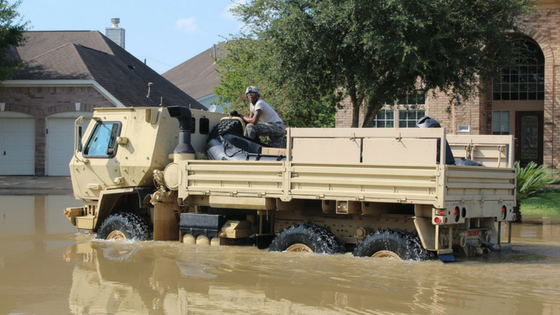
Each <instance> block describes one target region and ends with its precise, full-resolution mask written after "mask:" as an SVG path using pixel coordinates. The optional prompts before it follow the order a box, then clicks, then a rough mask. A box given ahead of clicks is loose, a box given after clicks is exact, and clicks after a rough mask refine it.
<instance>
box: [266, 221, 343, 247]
mask: <svg viewBox="0 0 560 315" xmlns="http://www.w3.org/2000/svg"><path fill="white" fill-rule="evenodd" d="M268 250H269V251H274V252H283V251H286V252H307V253H318V254H338V253H342V252H343V251H344V246H343V245H342V244H341V243H340V242H339V241H338V240H337V238H336V237H335V236H334V234H332V233H331V232H330V231H329V230H327V229H326V228H324V227H322V226H319V225H315V224H309V223H304V224H296V225H292V226H290V227H289V228H286V229H284V230H282V231H280V233H278V235H277V236H276V237H275V238H274V240H273V241H272V243H271V244H270V246H269V247H268Z"/></svg>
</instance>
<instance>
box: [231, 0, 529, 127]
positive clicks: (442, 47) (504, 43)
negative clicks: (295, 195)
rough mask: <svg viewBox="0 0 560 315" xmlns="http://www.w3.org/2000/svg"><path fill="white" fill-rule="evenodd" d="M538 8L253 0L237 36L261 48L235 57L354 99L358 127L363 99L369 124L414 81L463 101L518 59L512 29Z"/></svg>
mask: <svg viewBox="0 0 560 315" xmlns="http://www.w3.org/2000/svg"><path fill="white" fill-rule="evenodd" d="M532 5H533V1H532V0H493V1H466V0H415V1H411V0H375V1H371V0H253V1H248V2H247V3H245V4H240V5H237V6H236V7H234V8H233V9H232V11H233V13H234V15H236V16H237V17H238V18H239V19H240V20H241V21H242V22H244V23H245V25H246V33H245V34H241V35H239V36H238V37H237V38H236V39H238V40H245V41H248V39H252V44H249V45H250V46H253V47H258V48H257V49H253V50H245V51H244V52H245V53H247V55H245V56H243V57H240V59H232V62H237V61H240V62H241V63H242V64H244V65H245V66H251V67H253V68H252V69H250V70H249V71H248V72H247V74H248V73H253V74H255V73H256V75H257V76H258V77H259V78H267V79H268V82H270V83H271V84H274V86H283V87H284V88H285V89H286V90H288V91H290V92H291V93H296V94H297V95H298V97H299V98H302V99H307V100H317V101H319V100H322V99H324V98H326V99H327V100H329V101H331V102H327V103H326V104H330V105H331V106H332V107H333V108H334V106H333V104H334V103H333V102H332V100H335V101H336V102H339V101H340V100H341V99H342V97H348V98H349V99H350V101H351V102H352V107H353V120H352V126H353V127H358V125H359V112H360V106H362V105H364V106H365V118H364V121H363V122H362V126H364V127H367V126H371V123H372V121H373V118H374V117H375V114H376V113H377V111H378V110H379V109H380V108H381V107H382V106H383V104H384V103H385V102H387V101H389V102H394V101H396V100H397V98H398V95H404V94H406V93H407V92H409V91H410V88H411V87H416V88H421V89H423V90H426V91H427V90H432V91H434V90H435V89H436V88H437V89H439V90H440V91H443V92H444V93H447V94H448V95H450V96H452V98H453V99H454V100H455V101H456V102H457V101H459V100H462V99H463V100H464V99H468V98H469V97H471V96H472V95H473V93H476V91H478V88H479V87H480V86H481V84H480V83H481V82H482V80H480V79H481V78H482V79H483V80H486V79H491V78H493V77H495V76H497V75H498V74H499V72H500V69H502V68H504V67H507V65H509V64H510V62H511V60H512V58H511V56H512V54H513V45H512V44H511V41H512V37H511V36H508V33H510V32H511V31H512V30H515V29H516V25H515V21H516V18H517V17H518V16H519V15H521V14H525V13H528V12H529V11H530V10H531V8H532ZM233 68H235V67H233ZM233 68H232V69H233ZM242 68H243V67H238V68H237V69H238V70H239V69H242ZM245 70H248V69H246V68H245ZM257 76H255V77H257ZM227 79H228V78H227V77H224V78H223V80H224V81H223V82H225V81H227ZM239 79H243V78H239ZM291 95H294V94H291ZM336 102H335V103H336Z"/></svg>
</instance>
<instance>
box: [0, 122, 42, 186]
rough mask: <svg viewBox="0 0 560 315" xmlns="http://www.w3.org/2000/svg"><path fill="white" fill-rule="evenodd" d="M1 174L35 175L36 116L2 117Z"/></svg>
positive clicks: (0, 138) (0, 136)
mask: <svg viewBox="0 0 560 315" xmlns="http://www.w3.org/2000/svg"><path fill="white" fill-rule="evenodd" d="M4 114H7V113H4ZM0 175H35V119H34V118H24V117H14V118H10V117H8V118H5V117H0Z"/></svg>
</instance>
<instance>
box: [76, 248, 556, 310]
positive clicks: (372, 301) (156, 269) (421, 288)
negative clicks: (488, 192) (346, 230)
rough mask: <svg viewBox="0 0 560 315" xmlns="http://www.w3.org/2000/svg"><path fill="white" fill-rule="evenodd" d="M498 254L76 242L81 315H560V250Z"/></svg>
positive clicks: (77, 294)
mask: <svg viewBox="0 0 560 315" xmlns="http://www.w3.org/2000/svg"><path fill="white" fill-rule="evenodd" d="M511 256H513V257H517V258H522V259H521V260H522V263H521V264H519V263H516V262H513V261H511V259H510V258H509V257H511ZM525 256H527V257H528V258H527V257H525ZM493 257H495V259H497V262H500V263H499V264H488V263H487V262H486V261H483V260H473V261H467V262H462V263H458V264H448V265H444V264H442V263H440V262H437V261H433V262H392V261H372V260H370V259H362V258H355V257H351V256H349V255H338V256H325V255H308V254H291V253H290V254H288V253H268V252H266V251H259V250H257V249H255V248H248V247H209V246H198V247H197V246H196V245H183V244H178V243H165V242H148V243H117V242H109V241H93V242H86V243H81V244H77V245H73V246H71V247H69V248H68V256H67V261H69V262H73V263H75V268H74V271H73V274H72V277H73V284H72V289H71V293H70V299H69V301H70V305H71V309H72V312H73V313H75V314H82V313H104V312H109V313H123V314H124V313H128V312H131V313H133V312H135V311H136V312H140V313H146V314H151V313H159V314H206V313H212V312H217V313H236V312H243V313H246V314H340V313H359V314H364V313H365V314H389V313H390V314H461V313H469V314H472V313H473V312H474V313H479V312H482V313H487V314H497V313H501V314H503V313H508V314H525V313H531V314H560V308H559V306H560V303H559V302H558V301H557V297H558V296H559V295H560V286H559V285H558V283H557V277H558V276H559V275H560V267H559V265H558V262H559V260H558V257H556V258H554V257H553V258H552V259H547V260H548V261H547V260H541V259H540V258H538V257H537V260H533V261H531V257H533V256H532V255H531V254H524V253H523V252H521V251H520V250H518V249H515V250H514V252H513V253H512V255H509V256H508V255H495V256H493ZM503 257H506V259H504V260H502V259H501V258H503ZM533 258H534V257H533ZM524 264H526V265H524ZM543 264H544V266H543Z"/></svg>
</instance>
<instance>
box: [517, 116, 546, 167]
mask: <svg viewBox="0 0 560 315" xmlns="http://www.w3.org/2000/svg"><path fill="white" fill-rule="evenodd" d="M515 160H517V161H519V163H520V164H521V166H526V165H527V164H528V163H529V162H531V161H534V162H535V163H537V164H539V165H541V164H542V163H543V112H516V114H515Z"/></svg>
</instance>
